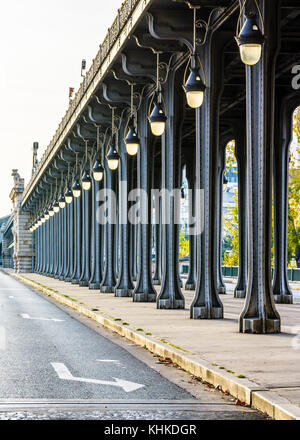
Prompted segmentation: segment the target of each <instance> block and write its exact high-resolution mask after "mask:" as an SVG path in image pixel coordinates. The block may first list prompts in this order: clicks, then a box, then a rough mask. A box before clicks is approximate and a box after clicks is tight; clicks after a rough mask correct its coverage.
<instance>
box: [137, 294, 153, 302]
mask: <svg viewBox="0 0 300 440" xmlns="http://www.w3.org/2000/svg"><path fill="white" fill-rule="evenodd" d="M132 297H133V302H147V303H153V302H155V301H156V294H155V293H133V296H132Z"/></svg>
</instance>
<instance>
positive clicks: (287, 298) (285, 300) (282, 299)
mask: <svg viewBox="0 0 300 440" xmlns="http://www.w3.org/2000/svg"><path fill="white" fill-rule="evenodd" d="M274 302H275V304H293V295H291V294H289V295H274Z"/></svg>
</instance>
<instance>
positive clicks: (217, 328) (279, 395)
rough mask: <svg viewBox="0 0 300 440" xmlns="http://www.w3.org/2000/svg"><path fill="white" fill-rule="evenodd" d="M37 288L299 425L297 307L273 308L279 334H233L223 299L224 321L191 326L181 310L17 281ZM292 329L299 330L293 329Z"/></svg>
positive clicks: (231, 311)
mask: <svg viewBox="0 0 300 440" xmlns="http://www.w3.org/2000/svg"><path fill="white" fill-rule="evenodd" d="M18 278H19V279H20V280H23V281H25V282H27V283H29V284H31V285H32V286H34V287H36V288H37V289H40V290H43V291H44V292H46V293H47V294H49V295H51V296H53V297H55V299H57V300H59V301H60V302H63V303H65V304H68V305H70V306H71V307H73V308H75V309H77V310H79V311H80V312H81V313H84V314H85V315H86V316H90V317H91V318H93V319H95V320H97V321H98V322H101V324H103V325H105V326H106V327H108V328H110V329H112V330H114V331H116V332H118V333H119V334H121V335H123V336H125V337H126V338H128V339H130V340H132V341H133V342H135V343H137V344H139V345H144V346H145V347H147V348H148V349H149V350H150V351H152V352H154V353H156V354H160V355H163V356H165V357H169V358H171V359H172V360H173V361H174V362H175V363H177V364H178V365H180V366H181V367H182V368H184V369H186V370H189V371H190V372H192V373H193V374H194V375H195V376H199V377H201V378H202V379H203V380H205V381H207V382H209V383H212V384H214V385H215V386H219V387H221V388H222V389H223V391H229V392H230V393H231V394H232V395H233V396H235V397H237V398H239V400H241V401H244V402H246V403H248V404H251V405H252V406H254V407H257V408H258V409H260V410H262V411H264V412H266V413H267V414H268V415H270V416H272V417H274V418H279V419H300V368H299V367H300V341H299V335H298V333H297V331H300V313H299V312H300V302H299V301H298V300H296V301H295V304H294V305H278V306H277V307H278V310H279V312H280V314H281V316H282V325H283V333H281V334H279V335H249V334H239V333H238V325H237V318H238V315H239V313H240V311H241V309H242V305H243V300H239V299H234V298H233V295H232V294H228V295H222V301H223V303H224V310H225V319H223V320H201V321H198V320H190V319H189V310H188V307H189V304H190V302H191V300H192V298H193V292H184V294H185V297H186V309H185V310H157V309H156V308H155V305H154V304H147V303H133V302H132V299H131V298H115V297H114V296H113V295H112V294H100V293H99V292H98V291H91V290H89V289H88V288H84V287H78V286H74V285H71V284H69V283H65V282H62V281H59V280H55V279H52V278H48V277H44V276H41V275H37V274H24V275H18ZM298 326H299V328H298Z"/></svg>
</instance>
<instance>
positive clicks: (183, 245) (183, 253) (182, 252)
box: [179, 231, 189, 258]
mask: <svg viewBox="0 0 300 440" xmlns="http://www.w3.org/2000/svg"><path fill="white" fill-rule="evenodd" d="M188 256H189V240H187V239H186V237H185V234H184V232H182V231H180V233H179V258H184V257H188Z"/></svg>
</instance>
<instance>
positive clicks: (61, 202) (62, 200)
mask: <svg viewBox="0 0 300 440" xmlns="http://www.w3.org/2000/svg"><path fill="white" fill-rule="evenodd" d="M58 205H59V207H60V209H64V208H65V207H66V200H65V196H64V194H63V193H61V195H60V197H59V199H58Z"/></svg>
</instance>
